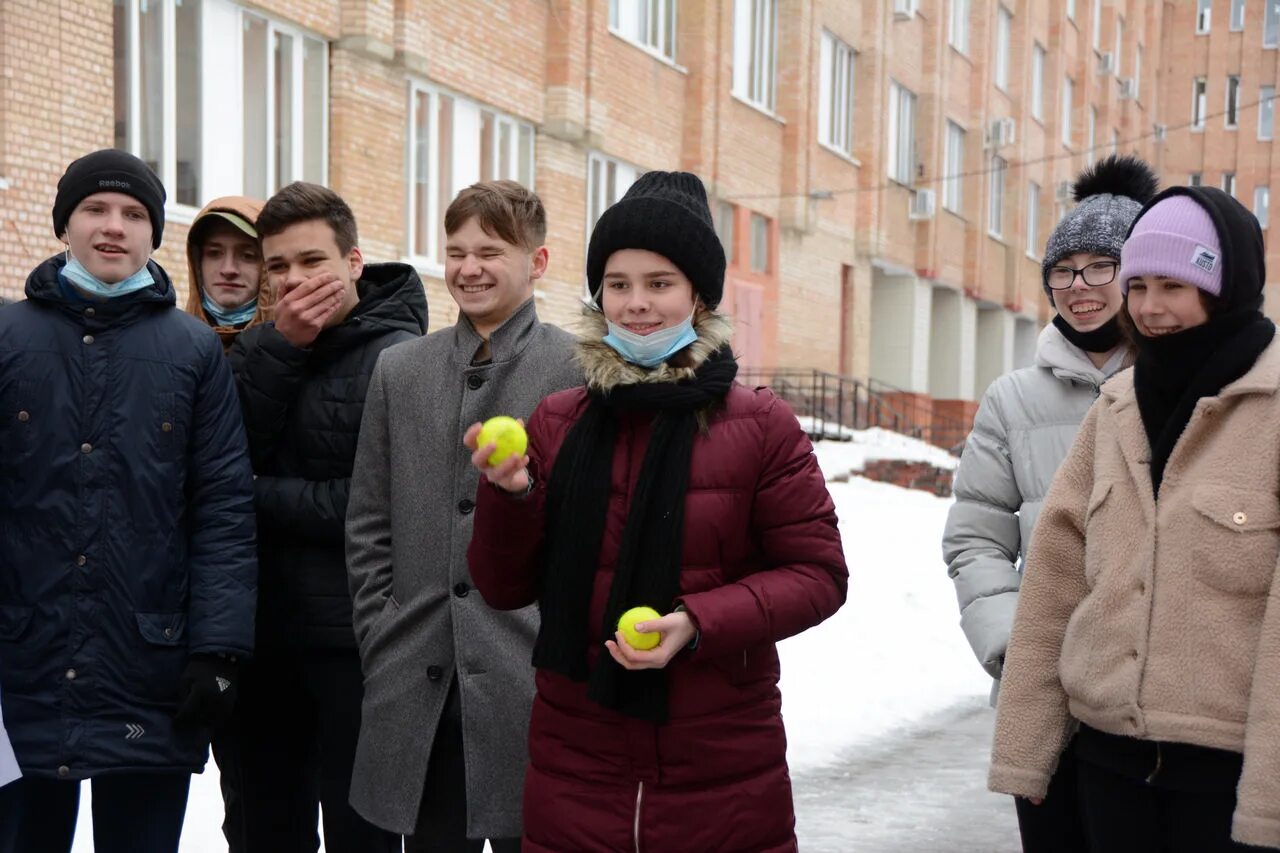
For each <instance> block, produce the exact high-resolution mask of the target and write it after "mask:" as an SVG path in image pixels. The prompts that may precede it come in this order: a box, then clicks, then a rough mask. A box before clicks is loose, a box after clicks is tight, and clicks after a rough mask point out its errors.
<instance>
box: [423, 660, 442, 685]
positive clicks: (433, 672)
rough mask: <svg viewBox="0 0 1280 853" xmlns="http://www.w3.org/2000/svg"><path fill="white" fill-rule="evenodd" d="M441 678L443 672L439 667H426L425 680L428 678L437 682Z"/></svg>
mask: <svg viewBox="0 0 1280 853" xmlns="http://www.w3.org/2000/svg"><path fill="white" fill-rule="evenodd" d="M443 677H444V670H443V669H441V668H440V667H438V666H436V665H434V664H432V665H431V666H429V667H427V678H429V679H430V680H432V681H439V680H440V679H441V678H443Z"/></svg>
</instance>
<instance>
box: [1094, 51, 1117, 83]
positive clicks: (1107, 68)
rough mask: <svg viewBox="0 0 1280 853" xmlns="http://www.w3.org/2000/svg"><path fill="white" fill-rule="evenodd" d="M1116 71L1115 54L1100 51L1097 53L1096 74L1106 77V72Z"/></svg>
mask: <svg viewBox="0 0 1280 853" xmlns="http://www.w3.org/2000/svg"><path fill="white" fill-rule="evenodd" d="M1115 73H1116V55H1115V54H1114V53H1102V54H1099V55H1098V74H1100V75H1101V76H1103V77H1106V76H1107V75H1108V74H1115Z"/></svg>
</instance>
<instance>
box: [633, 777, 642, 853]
mask: <svg viewBox="0 0 1280 853" xmlns="http://www.w3.org/2000/svg"><path fill="white" fill-rule="evenodd" d="M643 802H644V780H643V779H642V780H640V785H639V787H637V788H636V820H635V824H634V832H635V839H636V853H640V805H641V803H643Z"/></svg>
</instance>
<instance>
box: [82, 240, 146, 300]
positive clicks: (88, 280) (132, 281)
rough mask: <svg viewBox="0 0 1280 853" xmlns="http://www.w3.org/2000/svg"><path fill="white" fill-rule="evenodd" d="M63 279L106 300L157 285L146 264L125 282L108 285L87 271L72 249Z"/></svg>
mask: <svg viewBox="0 0 1280 853" xmlns="http://www.w3.org/2000/svg"><path fill="white" fill-rule="evenodd" d="M62 277H63V278H65V279H66V280H67V281H69V282H71V283H72V284H74V285H75V286H76V287H77V288H79V289H80V290H83V291H84V292H85V293H90V294H93V295H94V296H101V297H102V298H104V299H114V298H115V297H117V296H124V295H125V294H128V293H133V292H135V291H138V290H142V289H143V288H144V287H150V286H151V285H153V284H155V283H156V280H155V277H154V276H153V275H151V270H149V269H147V265H146V264H143V265H142V269H140V270H138V271H137V272H136V273H134V274H133V275H131V276H129V277H128V278H126V279H124V280H123V281H119V282H116V283H115V284H107V283H106V282H105V281H103V280H102V279H100V278H98V277H97V276H95V275H94V274H93V273H91V272H89V271H88V270H87V269H85V268H84V264H82V263H80V262H79V261H78V260H76V256H75V255H73V254H71V249H67V264H66V266H64V267H63V268H62Z"/></svg>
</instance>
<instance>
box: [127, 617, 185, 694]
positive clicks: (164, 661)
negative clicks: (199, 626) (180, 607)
mask: <svg viewBox="0 0 1280 853" xmlns="http://www.w3.org/2000/svg"><path fill="white" fill-rule="evenodd" d="M133 615H134V619H135V620H136V621H137V625H138V635H139V636H140V637H141V638H142V640H143V642H142V644H140V646H138V647H137V650H136V651H135V652H134V653H133V655H132V660H131V661H130V663H129V669H130V670H131V675H132V680H133V684H132V685H131V688H132V692H133V693H134V694H135V695H137V696H139V697H142V698H144V699H145V700H147V701H153V702H163V703H166V704H171V703H173V702H176V701H177V698H178V679H179V678H180V677H181V675H182V669H183V667H185V666H186V664H187V614H186V613H184V612H169V613H138V612H135V613H134V614H133Z"/></svg>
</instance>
